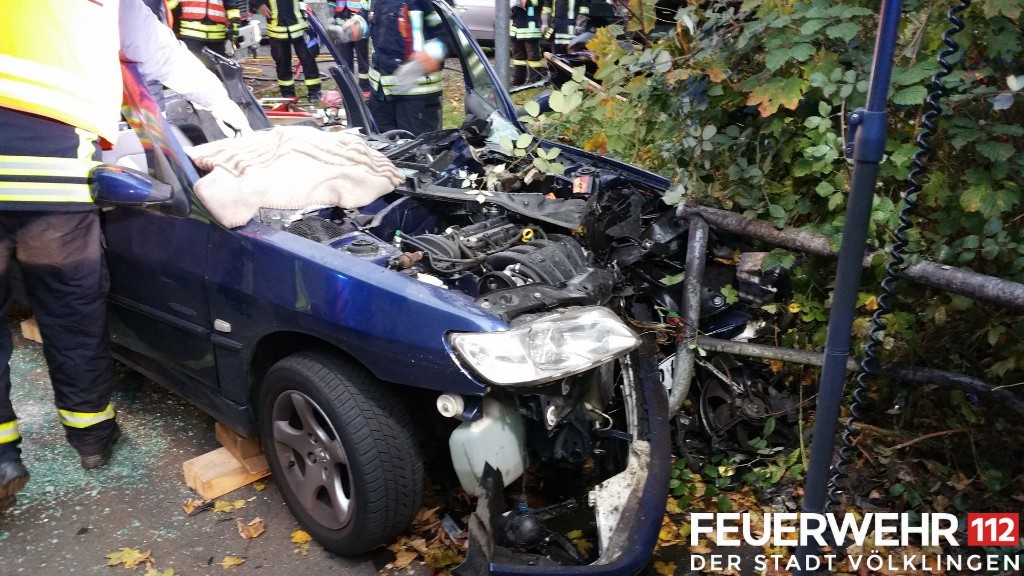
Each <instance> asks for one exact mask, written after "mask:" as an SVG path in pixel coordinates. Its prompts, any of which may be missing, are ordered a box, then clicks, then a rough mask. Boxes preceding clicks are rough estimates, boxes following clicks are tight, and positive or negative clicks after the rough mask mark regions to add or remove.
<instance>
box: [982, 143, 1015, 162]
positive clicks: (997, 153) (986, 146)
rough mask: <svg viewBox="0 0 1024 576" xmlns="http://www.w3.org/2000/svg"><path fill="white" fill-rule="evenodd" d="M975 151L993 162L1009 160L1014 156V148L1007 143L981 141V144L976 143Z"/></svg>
mask: <svg viewBox="0 0 1024 576" xmlns="http://www.w3.org/2000/svg"><path fill="white" fill-rule="evenodd" d="M974 149H975V150H977V151H978V154H981V155H982V156H984V157H985V158H988V159H989V160H992V161H993V162H999V161H1001V160H1009V159H1010V157H1011V156H1013V146H1011V145H1009V144H1006V143H1005V142H996V141H994V140H981V141H979V142H975V143H974Z"/></svg>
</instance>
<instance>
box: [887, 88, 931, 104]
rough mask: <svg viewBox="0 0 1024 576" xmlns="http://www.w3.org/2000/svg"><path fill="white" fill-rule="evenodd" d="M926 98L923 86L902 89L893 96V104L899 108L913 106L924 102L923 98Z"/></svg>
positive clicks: (926, 92) (926, 94) (926, 91)
mask: <svg viewBox="0 0 1024 576" xmlns="http://www.w3.org/2000/svg"><path fill="white" fill-rule="evenodd" d="M927 96H928V90H927V89H926V88H925V87H924V86H909V87H907V88H903V89H902V90H899V91H898V92H896V94H894V95H893V97H892V101H893V104H899V105H900V106H915V105H917V104H920V103H921V102H924V99H925V97H927Z"/></svg>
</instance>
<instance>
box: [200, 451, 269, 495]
mask: <svg viewBox="0 0 1024 576" xmlns="http://www.w3.org/2000/svg"><path fill="white" fill-rule="evenodd" d="M181 468H182V471H183V472H184V473H185V483H186V484H188V485H189V487H190V488H192V489H193V490H195V491H196V492H197V493H198V494H199V495H200V496H201V497H202V498H203V499H204V500H210V499H212V498H218V497H220V496H223V495H225V494H227V493H228V492H231V491H232V490H237V489H239V488H241V487H242V486H245V485H246V484H250V483H252V482H255V481H256V480H259V479H260V478H263V477H264V476H266V475H268V474H270V470H263V471H262V472H255V473H254V472H249V471H248V470H246V469H245V466H244V465H243V464H242V462H241V461H239V460H238V459H237V458H235V457H234V455H233V454H231V452H230V451H229V450H228V449H227V448H218V449H216V450H214V451H213V452H207V453H206V454H203V455H202V456H197V457H195V458H193V459H191V460H188V461H186V462H185V463H184V464H182V465H181Z"/></svg>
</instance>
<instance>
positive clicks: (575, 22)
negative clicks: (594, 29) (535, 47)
mask: <svg viewBox="0 0 1024 576" xmlns="http://www.w3.org/2000/svg"><path fill="white" fill-rule="evenodd" d="M589 14H590V1H589V0H544V7H543V9H542V10H541V29H542V30H543V34H544V38H546V39H548V40H551V41H552V46H551V48H552V49H551V51H552V52H554V53H555V54H567V53H568V52H569V43H570V42H572V39H573V37H574V36H576V35H577V34H581V33H582V32H583V30H584V29H585V28H586V26H587V21H588V18H589Z"/></svg>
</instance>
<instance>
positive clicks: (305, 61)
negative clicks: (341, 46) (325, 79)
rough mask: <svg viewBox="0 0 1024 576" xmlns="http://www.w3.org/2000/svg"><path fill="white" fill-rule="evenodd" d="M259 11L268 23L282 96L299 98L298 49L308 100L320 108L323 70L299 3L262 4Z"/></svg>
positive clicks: (269, 0) (276, 0)
mask: <svg viewBox="0 0 1024 576" xmlns="http://www.w3.org/2000/svg"><path fill="white" fill-rule="evenodd" d="M259 11H260V14H262V15H263V18H265V19H266V21H267V36H269V37H270V55H271V56H273V58H274V63H275V64H276V65H277V86H278V88H280V89H281V96H283V97H285V98H294V97H295V80H294V78H293V75H292V50H293V49H294V50H295V55H296V56H298V58H299V62H301V63H302V75H303V76H304V77H305V79H304V80H303V82H304V83H305V85H306V97H307V98H308V99H309V102H310V104H319V103H320V69H319V68H318V67H317V65H316V56H314V55H313V53H312V52H310V51H309V47H308V46H306V29H308V28H309V23H308V22H306V17H305V16H303V14H302V11H301V9H300V8H299V0H260V5H259Z"/></svg>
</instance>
